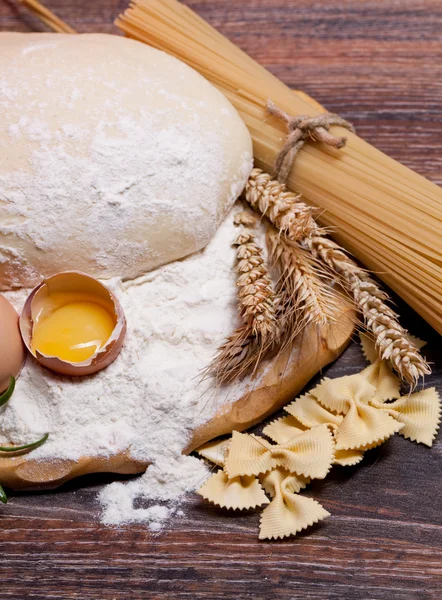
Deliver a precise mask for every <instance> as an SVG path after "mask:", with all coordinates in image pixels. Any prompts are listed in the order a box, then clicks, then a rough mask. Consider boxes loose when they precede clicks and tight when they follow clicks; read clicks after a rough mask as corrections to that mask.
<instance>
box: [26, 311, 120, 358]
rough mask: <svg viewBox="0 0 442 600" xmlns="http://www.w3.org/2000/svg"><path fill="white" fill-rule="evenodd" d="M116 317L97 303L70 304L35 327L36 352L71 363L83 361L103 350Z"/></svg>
mask: <svg viewBox="0 0 442 600" xmlns="http://www.w3.org/2000/svg"><path fill="white" fill-rule="evenodd" d="M114 328H115V318H112V315H111V314H110V313H109V312H108V311H107V310H106V309H105V308H103V307H102V306H100V305H99V304H95V303H94V302H70V303H69V304H65V305H64V306H60V307H58V308H56V309H55V310H54V311H53V312H51V313H50V314H49V315H47V316H46V317H45V318H44V319H42V320H38V321H37V323H35V324H34V327H33V334H32V350H33V351H34V352H35V351H36V350H38V351H39V352H40V353H41V354H45V355H46V356H56V357H58V358H60V359H61V360H65V361H68V362H73V363H75V362H83V361H85V360H87V359H88V358H90V357H91V356H93V355H94V354H95V353H96V352H97V351H98V350H100V349H101V348H103V346H104V345H105V344H106V342H107V341H108V339H109V338H110V336H111V334H112V332H113V330H114Z"/></svg>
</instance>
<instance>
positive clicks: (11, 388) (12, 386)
mask: <svg viewBox="0 0 442 600" xmlns="http://www.w3.org/2000/svg"><path fill="white" fill-rule="evenodd" d="M14 390H15V377H11V380H10V382H9V387H8V389H7V390H6V392H3V394H1V395H0V406H3V405H4V404H6V402H7V401H8V400H9V398H10V397H11V396H12V394H13V393H14Z"/></svg>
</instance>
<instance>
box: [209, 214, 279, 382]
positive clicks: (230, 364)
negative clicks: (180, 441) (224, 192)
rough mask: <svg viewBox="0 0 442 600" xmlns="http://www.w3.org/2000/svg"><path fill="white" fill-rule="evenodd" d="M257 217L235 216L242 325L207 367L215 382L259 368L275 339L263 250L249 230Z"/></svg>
mask: <svg viewBox="0 0 442 600" xmlns="http://www.w3.org/2000/svg"><path fill="white" fill-rule="evenodd" d="M255 223H256V217H255V216H254V215H251V214H250V213H248V212H246V211H245V212H242V213H238V214H237V215H236V216H235V224H237V225H242V226H243V229H242V231H241V232H240V233H239V235H238V236H237V237H236V239H235V241H234V245H235V246H236V247H237V249H236V258H237V266H236V270H237V273H238V279H237V282H236V285H237V288H238V309H239V315H240V317H241V320H242V325H241V326H240V327H238V329H236V331H234V333H233V334H232V335H231V336H229V338H228V339H227V341H226V342H225V343H224V344H223V345H222V346H221V348H220V349H219V351H218V355H217V356H216V357H215V359H214V361H213V362H212V364H211V365H210V367H209V372H211V373H212V374H213V375H215V377H216V380H217V382H219V383H223V382H227V381H232V380H233V379H235V378H236V377H239V376H241V375H242V374H244V373H245V372H246V371H247V370H248V369H249V368H250V367H251V366H252V365H254V366H255V368H256V366H258V364H259V362H260V360H261V359H262V358H263V357H264V355H265V354H266V353H267V351H268V350H269V349H270V347H271V346H272V345H273V343H274V340H275V339H276V338H277V333H278V326H277V321H276V310H275V294H274V291H273V286H272V282H271V279H270V277H269V275H268V271H267V266H266V262H265V259H264V256H263V251H262V249H261V248H260V247H259V245H258V244H257V242H256V239H255V234H254V233H253V231H252V229H251V227H252V226H253V225H254V224H255Z"/></svg>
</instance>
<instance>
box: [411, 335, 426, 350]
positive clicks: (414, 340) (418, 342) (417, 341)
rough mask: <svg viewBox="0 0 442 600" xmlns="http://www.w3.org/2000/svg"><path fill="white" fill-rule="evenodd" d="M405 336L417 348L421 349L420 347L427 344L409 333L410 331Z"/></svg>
mask: <svg viewBox="0 0 442 600" xmlns="http://www.w3.org/2000/svg"><path fill="white" fill-rule="evenodd" d="M407 338H408V340H409V341H410V342H411V343H412V344H414V345H415V346H416V348H417V349H418V350H422V348H423V347H424V346H426V345H427V342H425V341H424V340H421V339H420V338H418V337H416V336H415V335H411V333H409V334H408V335H407Z"/></svg>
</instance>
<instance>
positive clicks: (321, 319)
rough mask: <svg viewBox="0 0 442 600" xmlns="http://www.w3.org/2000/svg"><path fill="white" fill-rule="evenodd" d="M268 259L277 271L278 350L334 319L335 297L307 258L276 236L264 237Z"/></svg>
mask: <svg viewBox="0 0 442 600" xmlns="http://www.w3.org/2000/svg"><path fill="white" fill-rule="evenodd" d="M267 239H268V245H269V251H270V255H271V257H272V259H273V261H274V264H275V266H276V267H277V269H278V271H279V274H280V276H279V279H278V286H277V293H278V299H279V302H278V318H279V319H280V331H281V335H283V336H284V337H285V340H284V341H283V340H281V346H282V347H283V348H284V347H285V346H287V345H288V344H289V343H290V342H291V341H293V339H294V338H295V337H296V335H297V334H298V333H299V332H300V331H301V329H303V328H304V327H306V326H307V325H309V324H310V323H314V324H316V325H325V324H326V323H330V322H331V321H334V320H335V319H336V315H337V295H336V293H335V292H333V290H332V289H331V288H330V287H329V286H328V282H327V279H326V277H327V275H328V273H324V272H321V271H320V269H319V268H318V266H317V265H316V264H315V263H314V261H313V260H312V258H311V256H310V255H309V254H308V253H307V252H306V251H305V250H303V249H301V248H300V247H299V246H298V245H296V244H293V243H291V242H290V241H287V240H286V239H285V238H284V236H282V235H281V234H280V233H279V232H277V231H275V230H274V229H273V230H270V231H269V232H268V235H267Z"/></svg>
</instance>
